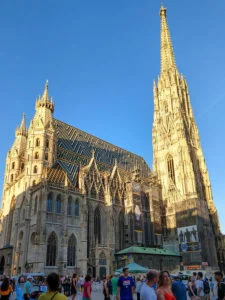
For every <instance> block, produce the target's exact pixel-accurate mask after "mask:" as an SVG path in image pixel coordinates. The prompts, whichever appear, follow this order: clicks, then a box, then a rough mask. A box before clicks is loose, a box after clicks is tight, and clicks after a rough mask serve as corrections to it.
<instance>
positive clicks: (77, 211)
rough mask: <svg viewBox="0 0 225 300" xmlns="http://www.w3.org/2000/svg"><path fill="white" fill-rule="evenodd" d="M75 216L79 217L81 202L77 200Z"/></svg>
mask: <svg viewBox="0 0 225 300" xmlns="http://www.w3.org/2000/svg"><path fill="white" fill-rule="evenodd" d="M74 215H75V217H79V200H78V199H76V200H75V203H74Z"/></svg>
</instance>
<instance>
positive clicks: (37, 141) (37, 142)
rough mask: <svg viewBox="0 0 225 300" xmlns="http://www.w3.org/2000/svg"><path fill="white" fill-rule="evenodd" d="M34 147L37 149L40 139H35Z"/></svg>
mask: <svg viewBox="0 0 225 300" xmlns="http://www.w3.org/2000/svg"><path fill="white" fill-rule="evenodd" d="M35 145H36V147H39V146H40V139H39V138H37V139H36V143H35Z"/></svg>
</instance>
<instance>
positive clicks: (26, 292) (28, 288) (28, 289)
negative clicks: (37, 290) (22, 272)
mask: <svg viewBox="0 0 225 300" xmlns="http://www.w3.org/2000/svg"><path fill="white" fill-rule="evenodd" d="M31 282H32V277H31V276H27V278H26V279H25V284H24V286H23V297H24V300H28V299H30V294H31Z"/></svg>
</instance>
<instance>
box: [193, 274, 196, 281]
mask: <svg viewBox="0 0 225 300" xmlns="http://www.w3.org/2000/svg"><path fill="white" fill-rule="evenodd" d="M193 277H194V281H196V280H197V273H196V272H193Z"/></svg>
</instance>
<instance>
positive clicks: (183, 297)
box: [172, 275, 187, 300]
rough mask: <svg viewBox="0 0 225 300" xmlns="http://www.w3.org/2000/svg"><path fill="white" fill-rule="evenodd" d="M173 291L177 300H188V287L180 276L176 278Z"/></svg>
mask: <svg viewBox="0 0 225 300" xmlns="http://www.w3.org/2000/svg"><path fill="white" fill-rule="evenodd" d="M172 291H173V293H174V296H175V298H176V299H179V300H187V291H186V286H185V285H184V283H183V282H182V280H181V279H180V277H179V275H177V276H175V277H174V281H173V283H172Z"/></svg>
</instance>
